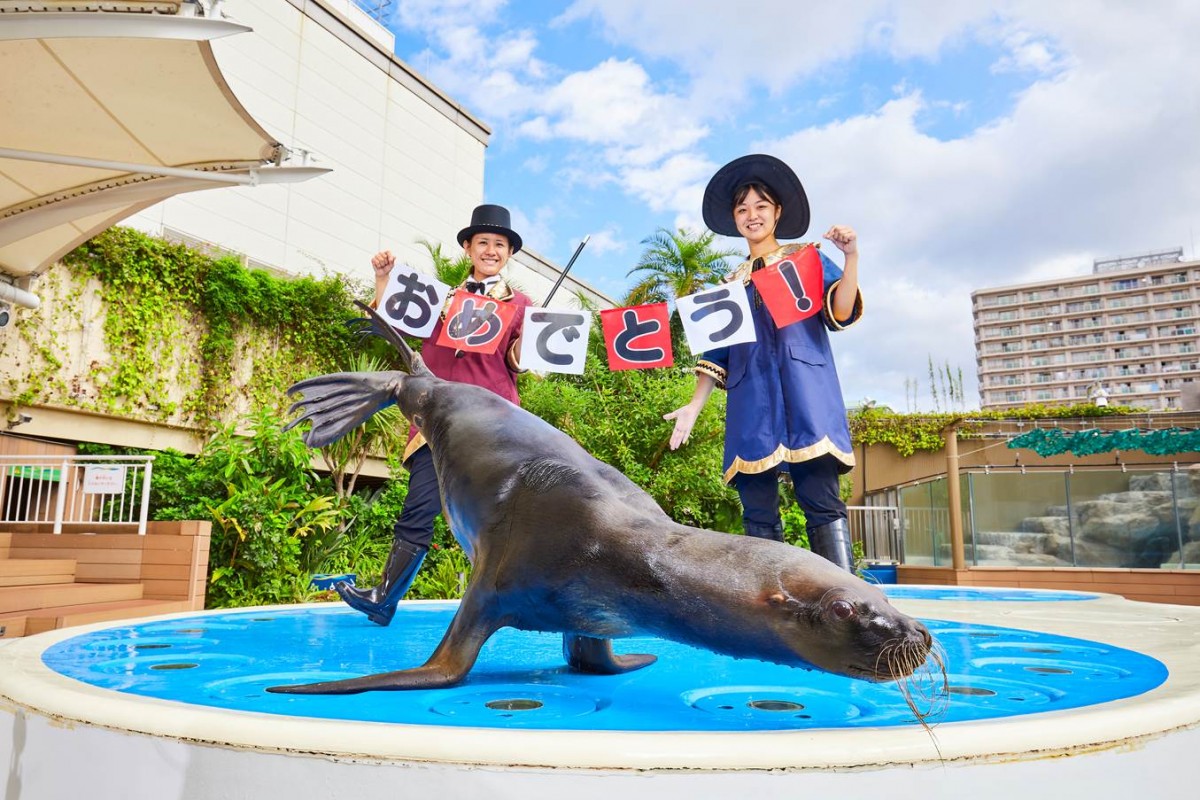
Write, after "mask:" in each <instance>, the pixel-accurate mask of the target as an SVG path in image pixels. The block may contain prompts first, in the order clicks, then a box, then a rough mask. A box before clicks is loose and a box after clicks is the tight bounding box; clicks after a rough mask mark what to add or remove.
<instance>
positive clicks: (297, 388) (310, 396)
mask: <svg viewBox="0 0 1200 800" xmlns="http://www.w3.org/2000/svg"><path fill="white" fill-rule="evenodd" d="M405 377H406V376H405V374H404V373H403V372H336V373H333V374H331V375H321V376H318V377H316V378H309V379H307V380H303V381H300V382H299V383H296V384H294V385H293V386H292V387H291V388H289V389H288V394H290V395H299V396H300V399H299V400H297V401H296V402H295V403H293V404H292V407H291V408H290V409H288V413H292V412H295V411H296V410H297V409H299V408H300V407H302V406H303V408H304V413H303V414H301V415H300V416H299V417H297V418H296V419H295V420H293V421H292V422H290V423H289V424H288V425H287V427H285V428H284V430H288V429H290V428H294V427H295V426H297V425H299V424H300V423H301V422H304V421H305V420H309V421H311V422H312V428H311V429H309V430H308V431H307V432H305V434H304V442H305V444H307V445H308V446H309V447H324V446H325V445H327V444H329V443H331V442H336V441H337V440H338V439H340V438H342V437H343V436H345V435H346V434H347V433H349V432H350V431H352V430H353V429H354V428H357V427H358V426H359V425H361V424H362V423H364V422H366V421H367V420H368V419H370V418H371V417H372V416H374V415H375V414H376V413H377V412H379V411H382V410H383V409H385V408H387V407H388V406H390V405H392V404H393V403H395V402H396V392H397V391H398V390H399V387H400V384H401V382H402V381H403V380H404V378H405Z"/></svg>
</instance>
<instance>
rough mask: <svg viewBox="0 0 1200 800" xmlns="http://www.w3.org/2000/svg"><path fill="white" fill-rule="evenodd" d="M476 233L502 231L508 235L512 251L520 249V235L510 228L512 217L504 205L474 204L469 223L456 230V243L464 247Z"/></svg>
mask: <svg viewBox="0 0 1200 800" xmlns="http://www.w3.org/2000/svg"><path fill="white" fill-rule="evenodd" d="M477 233H502V234H504V235H505V236H507V237H508V244H509V247H511V248H512V252H513V253H516V252H517V251H518V250H520V249H521V237H520V236H518V235H517V232H516V231H514V230H513V229H512V219H511V218H510V217H509V215H508V209H507V208H505V207H504V206H496V205H490V204H484V205H482V206H475V210H474V211H472V212H471V224H470V225H468V226H467V227H465V228H463V229H462V230H461V231H459V232H458V243H459V244H461V245H463V246H464V247H465V246H466V244H467V242H469V241H470V240H471V237H472V236H474V235H475V234H477Z"/></svg>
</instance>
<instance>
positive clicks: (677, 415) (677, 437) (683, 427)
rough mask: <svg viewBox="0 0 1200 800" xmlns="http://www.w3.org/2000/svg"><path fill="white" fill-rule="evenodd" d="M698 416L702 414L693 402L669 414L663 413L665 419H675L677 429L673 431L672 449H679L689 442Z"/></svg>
mask: <svg viewBox="0 0 1200 800" xmlns="http://www.w3.org/2000/svg"><path fill="white" fill-rule="evenodd" d="M698 416H700V409H698V408H693V407H692V404H691V403H688V404H687V405H686V406H680V407H679V408H677V409H675V410H674V411H672V412H671V413H669V414H663V419H673V420H675V430H673V431H671V442H670V446H671V449H672V450H678V449H679V446H680V445H684V444H687V440H688V438H689V437H690V436H691V435H692V428H694V427H695V425H696V418H697V417H698Z"/></svg>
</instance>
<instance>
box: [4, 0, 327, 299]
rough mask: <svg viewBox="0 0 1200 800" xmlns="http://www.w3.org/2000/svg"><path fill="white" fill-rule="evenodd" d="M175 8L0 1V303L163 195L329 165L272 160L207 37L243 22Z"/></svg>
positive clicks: (299, 174)
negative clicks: (25, 281) (20, 281)
mask: <svg viewBox="0 0 1200 800" xmlns="http://www.w3.org/2000/svg"><path fill="white" fill-rule="evenodd" d="M30 8H33V9H40V10H28V9H30ZM80 8H88V9H89V10H87V11H78V9H80ZM181 8H182V9H183V10H184V11H185V12H187V11H189V10H191V9H194V8H195V6H194V5H190V4H181V3H180V2H178V1H176V2H134V1H133V0H125V2H119V3H118V2H99V3H78V2H70V3H67V2H58V3H56V2H41V3H31V2H20V3H16V2H12V0H0V277H4V276H7V277H8V278H9V279H10V280H9V281H7V282H6V281H2V280H0V300H10V301H13V302H17V303H21V304H23V305H29V306H36V305H37V298H36V297H34V296H33V295H31V294H30V293H29V292H27V291H24V290H22V289H20V288H18V287H16V286H13V285H12V279H20V278H22V277H26V276H30V275H34V274H37V273H38V272H39V271H41V270H42V269H44V268H45V267H46V266H47V265H49V264H52V263H54V262H55V261H56V260H57V259H59V258H61V257H62V255H63V254H65V253H66V252H68V251H69V250H71V248H73V247H75V246H76V245H78V244H80V243H81V242H83V241H85V240H87V239H88V238H90V237H91V236H94V235H95V234H97V233H99V232H100V231H102V230H104V229H105V228H107V227H109V226H111V225H113V224H115V223H116V222H118V221H119V220H121V219H124V218H125V217H127V216H129V215H131V214H133V213H136V212H137V211H139V210H141V209H143V208H146V207H148V206H151V205H153V204H155V203H157V202H160V201H162V200H164V199H166V198H168V197H170V196H172V195H175V194H179V193H182V192H191V191H196V190H199V189H209V188H215V187H219V186H222V185H229V184H251V185H253V184H257V183H267V182H281V181H298V180H305V179H307V178H310V177H313V176H315V175H319V174H322V173H324V172H327V171H328V170H325V169H315V168H309V167H284V166H280V164H282V163H283V162H284V159H285V158H286V157H287V150H286V148H284V147H283V146H282V145H281V144H280V143H279V142H278V141H276V140H275V139H274V137H272V136H271V135H270V134H268V133H267V132H266V131H264V130H263V129H262V128H261V127H260V126H259V125H258V124H257V123H256V122H255V121H254V120H253V119H252V118H251V117H250V115H249V114H248V113H247V112H246V110H245V109H244V108H243V107H242V105H241V103H239V102H238V100H237V98H235V97H234V96H233V93H232V92H231V91H230V89H229V86H228V85H227V84H226V82H225V79H224V78H223V77H222V75H221V71H220V69H219V68H218V67H217V64H216V61H215V60H214V58H213V54H212V50H211V47H210V45H209V40H210V39H214V38H218V37H221V36H227V35H230V34H235V33H242V32H245V31H248V30H249V28H247V27H245V26H243V25H237V24H235V23H232V22H229V21H227V20H222V19H207V18H202V17H197V16H192V15H191V14H186V13H185V14H180V13H178V12H179V11H180V9H181ZM62 9H70V10H62Z"/></svg>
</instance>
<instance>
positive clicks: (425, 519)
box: [393, 447, 442, 547]
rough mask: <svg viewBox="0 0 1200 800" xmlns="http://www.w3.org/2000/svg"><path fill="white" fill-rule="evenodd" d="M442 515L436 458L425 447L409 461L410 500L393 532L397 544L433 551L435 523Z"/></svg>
mask: <svg viewBox="0 0 1200 800" xmlns="http://www.w3.org/2000/svg"><path fill="white" fill-rule="evenodd" d="M441 512H442V496H441V493H440V492H439V490H438V479H437V471H436V470H435V469H434V468H433V454H432V453H430V452H429V448H428V447H422V448H421V449H420V450H418V451H417V452H415V453H413V454H412V456H411V457H410V458H409V459H408V496H407V497H406V498H405V500H404V508H402V509H401V510H400V516H399V517H397V518H396V524H395V526H394V528H393V532H394V535H395V539H396V541H405V542H408V543H409V544H415V545H419V546H421V547H429V544H430V542H432V541H433V521H434V520H435V519H437V515H438V514H440V513H441Z"/></svg>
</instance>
